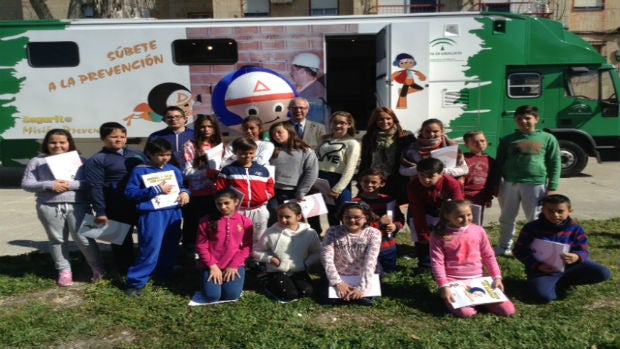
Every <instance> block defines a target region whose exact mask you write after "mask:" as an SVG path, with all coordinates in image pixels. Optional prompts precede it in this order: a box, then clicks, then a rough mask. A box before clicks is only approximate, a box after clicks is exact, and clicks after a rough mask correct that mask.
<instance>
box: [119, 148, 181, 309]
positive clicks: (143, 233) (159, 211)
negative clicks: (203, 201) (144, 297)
mask: <svg viewBox="0 0 620 349" xmlns="http://www.w3.org/2000/svg"><path fill="white" fill-rule="evenodd" d="M144 151H145V153H146V155H147V156H148V158H149V159H150V160H151V162H150V164H145V165H140V166H137V167H136V168H135V169H134V170H133V171H132V172H131V175H130V176H129V181H128V182H127V186H126V188H125V196H127V198H129V199H132V200H135V201H136V202H137V209H138V213H139V215H140V217H139V218H138V226H139V227H140V233H139V235H138V246H139V248H140V256H139V257H138V259H137V260H136V262H135V264H134V265H133V266H131V267H130V268H129V271H128V272H127V289H126V291H125V292H126V293H127V295H129V296H131V297H138V296H140V294H141V292H142V289H143V288H144V287H145V286H146V283H147V282H148V281H149V278H150V276H151V274H152V273H153V272H156V273H157V274H158V276H160V277H162V278H167V277H168V276H170V274H171V273H172V268H173V267H174V263H175V261H176V257H177V254H178V243H179V237H180V233H181V220H182V219H183V216H182V213H181V206H183V205H185V204H187V203H188V202H189V191H188V190H187V189H185V188H184V187H183V174H182V173H181V170H179V169H178V168H177V167H175V166H172V165H170V164H168V162H169V161H170V159H171V158H172V146H171V145H170V142H168V141H167V140H165V139H162V138H156V139H153V140H151V141H149V142H148V143H147V144H146V147H145V148H144Z"/></svg>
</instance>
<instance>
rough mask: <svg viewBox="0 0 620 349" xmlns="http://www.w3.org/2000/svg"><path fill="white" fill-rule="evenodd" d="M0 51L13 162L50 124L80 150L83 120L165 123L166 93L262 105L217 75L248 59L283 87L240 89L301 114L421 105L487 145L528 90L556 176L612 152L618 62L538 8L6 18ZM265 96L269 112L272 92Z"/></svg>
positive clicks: (411, 113) (412, 126)
mask: <svg viewBox="0 0 620 349" xmlns="http://www.w3.org/2000/svg"><path fill="white" fill-rule="evenodd" d="M0 50H1V51H2V52H3V54H2V56H1V57H0V160H1V161H2V166H24V164H25V163H26V162H27V161H28V160H29V159H30V158H31V157H33V156H34V155H35V154H36V153H37V152H38V150H39V147H40V145H39V143H38V141H40V139H42V137H43V135H44V134H45V133H46V132H47V131H48V130H49V129H52V128H66V129H67V130H69V131H71V132H72V134H73V135H74V137H75V138H76V140H77V142H78V148H79V149H80V150H81V151H82V152H83V154H84V155H85V156H89V155H91V154H92V153H94V152H95V151H97V150H98V148H99V147H100V143H99V139H98V127H99V125H100V124H101V123H103V122H107V121H117V122H120V123H122V124H124V125H125V126H126V127H127V128H128V136H129V137H131V140H132V143H134V144H136V145H135V146H137V147H139V146H140V143H141V142H142V141H143V140H144V138H145V137H146V136H148V135H149V134H150V133H151V132H153V131H155V130H158V129H161V128H163V127H165V125H164V123H163V117H162V115H161V114H162V113H163V109H164V108H165V107H166V106H168V105H179V106H181V107H183V108H184V109H185V110H186V112H187V113H188V114H191V115H197V114H209V113H213V112H214V109H215V110H216V111H218V116H219V117H220V120H221V121H222V123H223V124H224V125H225V126H226V127H225V128H224V130H225V131H226V132H227V133H229V134H230V135H234V134H235V129H236V128H235V126H237V124H238V122H239V118H238V117H235V115H236V116H242V114H244V115H247V114H248V113H251V112H259V111H260V108H264V106H262V107H256V106H253V105H252V103H254V102H248V101H247V100H244V99H243V98H241V99H239V98H237V99H235V103H237V104H234V103H232V98H233V96H232V95H233V94H229V93H218V91H220V92H221V89H219V90H218V84H220V82H222V81H224V80H227V81H228V79H230V78H231V74H232V75H234V74H235V72H238V71H241V70H243V69H246V68H247V67H250V66H251V67H259V68H261V69H264V70H266V71H269V72H273V73H275V75H277V76H278V77H279V78H281V79H284V80H287V81H286V83H285V84H280V85H279V86H280V87H278V88H282V89H288V88H287V86H290V88H291V89H292V91H288V90H287V91H286V93H284V94H283V93H279V94H278V93H275V92H277V91H275V90H273V91H272V90H271V87H270V86H267V85H265V84H264V83H263V82H261V81H258V80H257V81H256V83H255V84H254V85H252V86H250V87H249V89H248V90H249V92H248V93H258V94H261V93H266V92H265V91H272V92H274V94H273V95H274V96H275V95H277V96H279V97H278V98H284V97H286V98H289V97H290V96H291V94H290V93H293V94H294V95H300V96H304V97H306V98H308V99H309V100H310V102H311V109H312V111H313V113H312V115H311V119H313V120H315V121H319V122H325V120H326V119H327V118H328V116H329V113H330V110H331V111H335V110H347V111H350V112H352V113H353V115H354V116H355V117H356V122H357V126H358V130H359V129H362V130H363V129H364V128H365V127H366V123H367V120H368V117H369V114H370V111H371V110H372V109H373V108H374V107H375V106H377V105H383V106H390V107H392V108H394V109H395V111H396V113H397V115H398V117H399V119H400V121H401V123H402V124H403V127H404V128H406V129H409V130H411V131H413V132H417V131H418V129H419V127H420V125H421V123H422V122H423V121H424V120H425V119H427V118H430V117H433V118H438V119H440V120H442V121H443V122H444V124H445V125H446V126H447V131H448V135H449V137H451V138H453V139H457V140H458V139H461V137H462V136H463V134H464V133H465V132H467V131H469V130H482V131H484V133H485V134H486V135H487V138H488V141H489V152H490V154H491V155H495V151H496V146H497V144H498V141H499V138H500V137H502V136H504V135H506V134H508V133H511V132H513V130H514V129H515V127H514V122H513V120H512V118H513V113H514V110H515V109H516V108H517V107H518V106H520V105H523V104H532V105H536V106H537V107H538V108H539V110H540V114H541V121H540V123H539V125H538V126H539V127H541V128H544V129H546V130H547V131H548V132H551V133H553V134H554V135H555V136H556V138H557V139H558V140H559V141H560V145H561V148H562V149H561V150H562V166H563V175H565V176H571V175H576V174H578V173H580V172H581V171H582V170H583V168H584V167H585V166H586V164H587V161H588V157H589V156H593V157H596V159H597V160H598V161H607V160H620V151H619V150H620V115H619V113H620V112H619V108H618V98H617V91H618V89H619V88H620V79H619V77H618V72H617V71H616V70H615V67H614V66H612V65H610V64H608V63H607V62H606V60H605V58H604V57H602V56H601V55H600V54H599V53H598V52H596V51H595V50H594V49H593V47H592V46H591V45H589V44H588V43H587V42H585V41H584V40H582V39H581V38H579V37H578V36H576V35H574V34H572V33H570V32H568V31H566V30H565V29H564V28H563V27H562V24H561V23H559V22H554V21H550V20H546V19H541V18H534V17H529V16H523V15H516V14H509V13H464V12H458V13H438V14H419V15H416V14H412V15H394V16H340V17H309V18H298V17H296V18H260V19H249V18H248V19H228V20H212V19H209V20H122V21H120V20H76V21H31V22H29V21H25V22H24V21H20V22H17V21H7V22H0ZM302 73H303V74H305V75H306V76H307V77H310V79H309V80H308V79H306V80H305V83H304V80H303V79H301V78H300V77H299V76H301V74H302ZM220 86H221V85H220ZM309 86H312V88H310V87H309ZM237 97H238V96H237ZM246 97H247V96H246ZM229 98H230V99H231V100H229ZM269 98H271V97H269ZM274 98H275V97H274ZM274 98H271V99H270V101H272V102H274V101H273V99H274ZM239 101H241V102H239ZM229 102H230V103H229ZM238 103H242V104H241V105H240V104H238ZM233 104H234V106H233ZM269 107H273V108H275V109H277V108H280V109H278V110H279V112H280V113H282V110H281V108H282V103H281V101H280V102H279V103H275V102H274V103H273V105H269ZM275 109H274V110H275ZM284 109H285V108H284ZM222 111H223V112H222ZM285 113H286V111H285V110H284V115H283V116H282V117H285ZM263 115H267V113H266V112H265V110H263ZM278 117H280V116H278ZM270 121H271V120H266V122H267V127H268V126H269V125H268V122H270Z"/></svg>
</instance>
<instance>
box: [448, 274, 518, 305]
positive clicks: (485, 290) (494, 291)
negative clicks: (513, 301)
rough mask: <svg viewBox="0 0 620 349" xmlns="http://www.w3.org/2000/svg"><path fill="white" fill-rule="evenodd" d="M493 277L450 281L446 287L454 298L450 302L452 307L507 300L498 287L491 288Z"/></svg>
mask: <svg viewBox="0 0 620 349" xmlns="http://www.w3.org/2000/svg"><path fill="white" fill-rule="evenodd" d="M492 285H493V279H492V278H491V277H490V276H485V277H480V278H475V279H468V280H461V281H457V282H454V283H451V284H450V285H448V286H447V287H449V288H450V291H452V295H453V296H454V298H455V301H454V303H450V304H451V305H452V307H454V309H458V308H462V307H470V306H474V305H480V304H488V303H501V302H505V301H507V300H508V298H506V295H505V294H504V292H502V290H500V289H499V288H492Z"/></svg>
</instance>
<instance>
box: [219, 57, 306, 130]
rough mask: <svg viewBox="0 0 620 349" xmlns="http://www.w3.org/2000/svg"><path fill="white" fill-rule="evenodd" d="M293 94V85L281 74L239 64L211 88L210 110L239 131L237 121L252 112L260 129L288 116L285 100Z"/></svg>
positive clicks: (294, 95) (223, 122)
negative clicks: (239, 65) (260, 125)
mask: <svg viewBox="0 0 620 349" xmlns="http://www.w3.org/2000/svg"><path fill="white" fill-rule="evenodd" d="M296 96H297V92H296V90H295V87H294V86H293V85H292V84H291V82H289V81H288V80H287V79H286V78H284V77H283V76H282V75H280V74H278V73H276V72H274V71H273V70H269V69H266V68H260V67H255V66H246V67H242V68H241V69H239V70H236V71H234V72H232V73H230V74H228V75H226V76H225V77H224V78H222V80H220V81H219V82H218V83H217V85H215V88H214V90H213V95H212V98H211V104H212V107H213V112H214V113H215V114H216V115H218V117H219V118H220V121H221V122H222V124H224V125H226V126H228V127H229V128H231V129H233V130H235V131H239V132H241V122H242V121H243V119H245V118H246V117H247V116H250V115H256V116H258V117H259V118H260V119H261V120H262V121H263V129H269V127H270V126H271V125H272V124H273V123H274V122H277V121H282V120H287V119H288V115H287V112H288V109H287V107H288V103H289V101H290V100H291V99H292V98H294V97H296Z"/></svg>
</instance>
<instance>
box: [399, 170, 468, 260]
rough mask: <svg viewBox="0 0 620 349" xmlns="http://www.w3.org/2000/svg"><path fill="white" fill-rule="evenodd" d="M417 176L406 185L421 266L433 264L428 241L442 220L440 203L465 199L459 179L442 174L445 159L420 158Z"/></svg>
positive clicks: (411, 223) (409, 213)
mask: <svg viewBox="0 0 620 349" xmlns="http://www.w3.org/2000/svg"><path fill="white" fill-rule="evenodd" d="M417 167H418V173H417V175H416V177H413V179H412V180H411V181H410V182H409V185H408V186H407V197H408V198H409V210H408V216H409V229H410V230H411V240H412V241H414V242H415V248H416V254H417V256H418V266H419V267H422V268H430V259H429V255H428V241H429V238H430V234H431V232H432V231H433V229H434V226H435V224H437V221H438V220H439V210H440V208H441V204H442V203H443V202H444V201H446V200H463V199H464V195H463V189H462V187H461V184H460V183H459V181H458V180H456V179H454V178H453V177H451V176H449V175H445V174H443V163H442V162H441V160H438V159H435V158H427V159H424V160H421V161H420V162H419V163H418V165H417Z"/></svg>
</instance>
